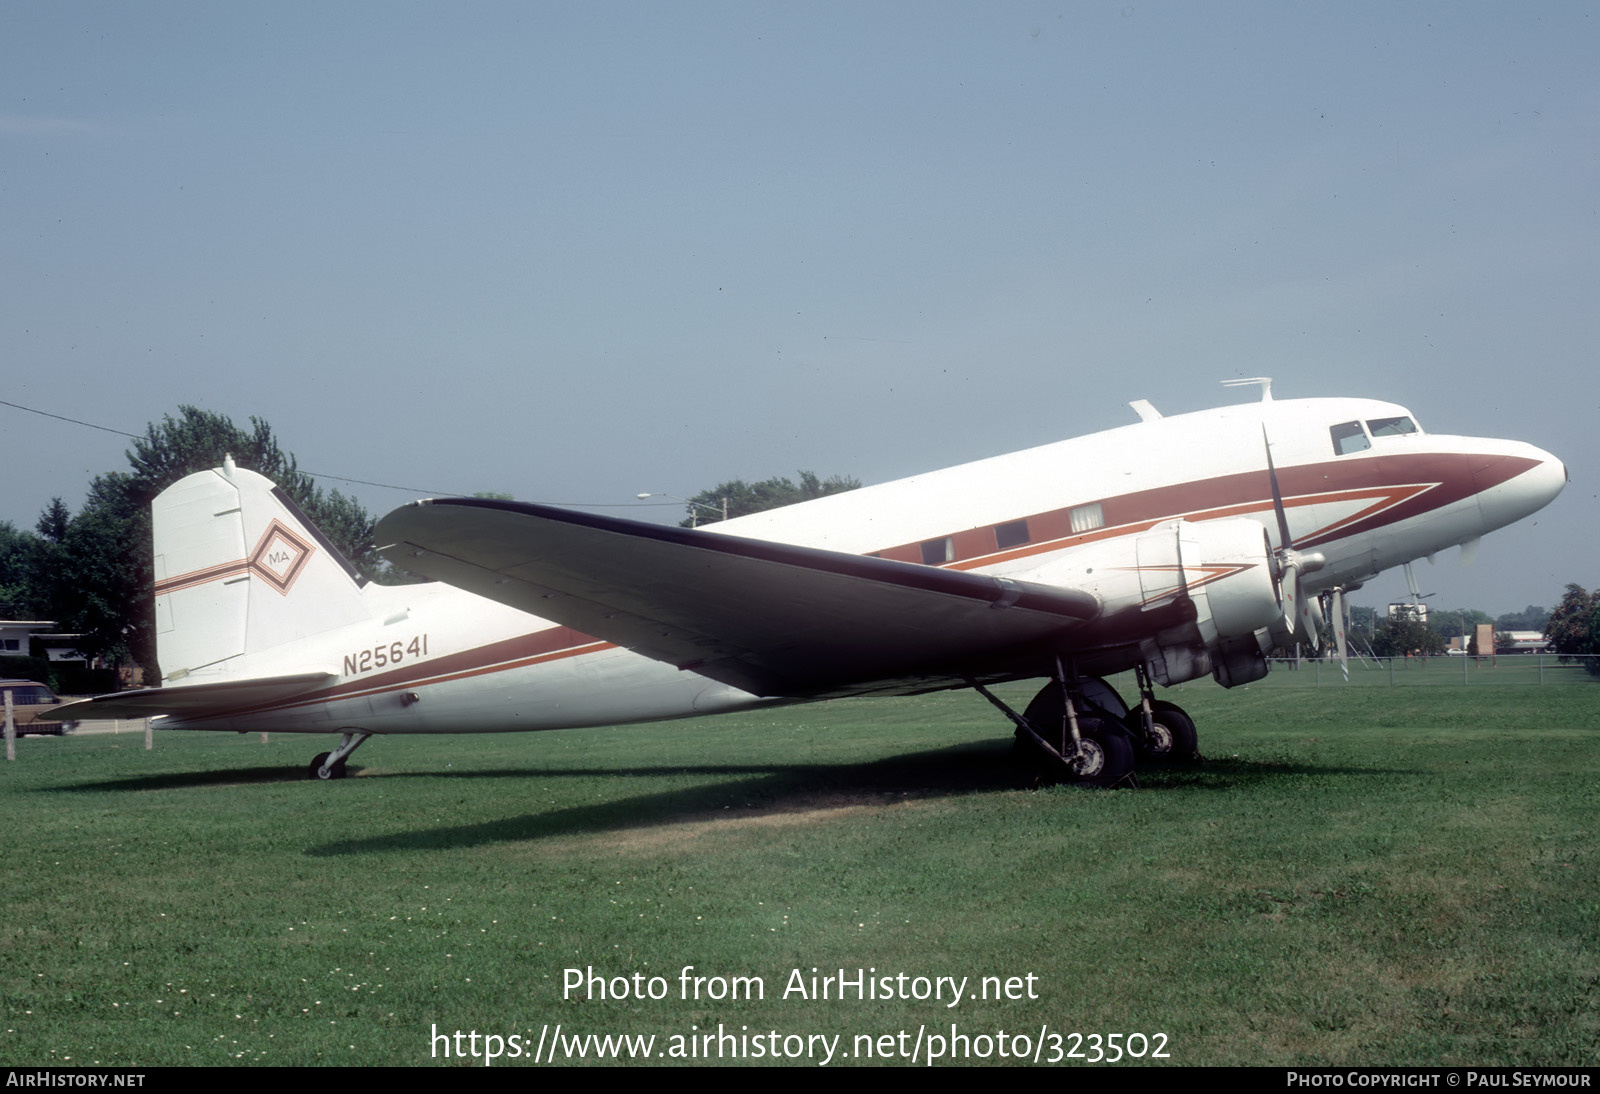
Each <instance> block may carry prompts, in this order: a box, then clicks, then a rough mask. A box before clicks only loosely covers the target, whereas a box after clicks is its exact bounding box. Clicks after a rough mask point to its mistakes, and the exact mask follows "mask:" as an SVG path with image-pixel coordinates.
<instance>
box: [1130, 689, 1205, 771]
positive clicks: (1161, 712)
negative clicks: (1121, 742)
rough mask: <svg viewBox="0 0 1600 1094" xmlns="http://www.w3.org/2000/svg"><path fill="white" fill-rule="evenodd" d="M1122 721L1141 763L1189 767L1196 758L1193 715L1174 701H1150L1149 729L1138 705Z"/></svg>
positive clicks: (1197, 740)
mask: <svg viewBox="0 0 1600 1094" xmlns="http://www.w3.org/2000/svg"><path fill="white" fill-rule="evenodd" d="M1125 724H1126V725H1127V727H1128V732H1129V734H1130V735H1131V736H1132V737H1133V740H1134V747H1135V748H1136V750H1137V755H1138V762H1139V766H1141V767H1193V766H1194V765H1195V764H1197V763H1199V762H1200V735H1199V732H1198V731H1197V730H1196V729H1195V726H1194V719H1192V718H1190V717H1189V715H1188V714H1186V713H1184V710H1183V708H1182V707H1180V706H1178V705H1177V704H1176V703H1168V702H1166V701H1165V700H1162V699H1156V700H1154V701H1153V702H1151V704H1150V733H1149V734H1146V733H1145V732H1144V721H1143V718H1142V716H1141V712H1140V711H1139V710H1138V709H1134V710H1130V711H1129V712H1128V717H1127V719H1126V722H1125Z"/></svg>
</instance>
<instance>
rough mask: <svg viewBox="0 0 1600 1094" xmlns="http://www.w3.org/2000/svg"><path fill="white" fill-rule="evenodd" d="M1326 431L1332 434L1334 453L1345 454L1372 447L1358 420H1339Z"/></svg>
mask: <svg viewBox="0 0 1600 1094" xmlns="http://www.w3.org/2000/svg"><path fill="white" fill-rule="evenodd" d="M1328 432H1329V433H1330V434H1331V435H1332V436H1333V451H1334V454H1335V455H1338V456H1345V455H1348V454H1349V453H1351V452H1360V451H1361V450H1362V449H1364V448H1371V447H1372V442H1371V441H1369V440H1367V434H1366V431H1365V430H1363V429H1362V428H1361V423H1360V422H1340V423H1339V424H1338V425H1336V426H1334V427H1333V428H1332V429H1330V430H1328Z"/></svg>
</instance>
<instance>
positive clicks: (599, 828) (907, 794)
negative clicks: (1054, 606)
mask: <svg viewBox="0 0 1600 1094" xmlns="http://www.w3.org/2000/svg"><path fill="white" fill-rule="evenodd" d="M730 773H749V774H750V775H751V776H752V777H751V778H748V779H744V780H740V781H736V782H722V783H714V784H709V785H701V786H693V787H683V788H681V789H674V790H667V791H661V792H659V793H651V794H641V795H637V796H634V797H626V798H618V799H615V800H613V801H608V802H603V803H599V804H594V805H581V806H569V807H561V808H555V809H551V810H550V811H548V812H544V813H526V814H522V815H520V816H514V817H505V818H502V819H498V820H491V821H480V822H477V823H473V824H456V825H450V824H446V825H436V826H433V827H427V828H417V829H413V830H411V831H408V832H396V833H391V834H388V835H383V836H373V837H369V838H364V839H351V840H339V841H337V842H333V843H328V844H324V845H322V846H320V847H315V848H311V849H309V850H308V852H307V853H308V854H310V855H313V856H316V857H337V856H344V855H360V854H367V853H374V852H379V853H381V852H385V851H416V850H457V849H461V848H466V847H479V846H485V845H491V844H497V843H514V842H522V841H528V840H541V839H552V838H560V837H571V836H580V835H599V834H604V833H616V832H623V831H627V830H646V829H651V828H660V827H666V826H670V825H674V824H685V823H695V822H702V823H704V822H715V821H719V820H731V821H737V820H753V819H757V818H763V817H772V816H776V815H782V814H791V815H796V816H801V815H804V814H807V813H820V812H824V811H828V810H836V809H841V808H850V807H862V808H867V809H874V808H880V809H881V808H889V807H891V806H896V805H902V804H907V803H910V802H916V801H923V800H930V799H935V798H944V797H953V796H958V795H968V794H983V793H993V792H997V791H1015V790H1019V789H1031V788H1033V787H1035V786H1036V785H1037V784H1038V783H1037V773H1036V772H1034V771H1032V770H1031V769H1029V768H1027V767H1026V766H1024V765H1020V764H1018V763H1016V762H1015V761H1014V760H1013V758H1012V756H1011V754H1010V748H1009V746H1008V745H1005V744H1003V743H998V742H997V743H994V744H987V743H986V744H983V745H978V746H973V745H958V746H954V747H951V748H946V749H938V750H933V751H929V752H919V753H913V754H911V755H907V756H900V757H895V758H894V759H891V760H881V761H878V762H876V763H870V764H859V765H853V764H845V765H811V764H799V765H776V766H771V767H761V766H720V767H719V766H713V765H704V766H690V767H654V768H640V769H633V770H627V771H619V770H616V769H611V768H606V769H576V770H573V769H568V770H563V771H539V772H523V771H484V772H475V773H473V776H472V777H479V776H481V777H490V778H507V777H522V776H530V777H540V778H552V777H554V778H560V777H572V776H581V777H593V776H595V775H612V776H616V777H618V778H626V777H629V776H641V775H645V776H664V775H684V774H691V775H692V774H705V775H727V774H730ZM1387 773H1388V772H1383V771H1378V770H1373V769H1367V768H1338V767H1318V766H1316V765H1312V764H1292V763H1278V762H1268V763H1253V762H1251V761H1248V760H1234V759H1229V760H1224V761H1222V762H1220V763H1218V764H1215V765H1208V766H1206V767H1202V768H1198V769H1194V770H1190V771H1183V772H1156V773H1152V774H1151V775H1150V776H1149V777H1148V779H1147V781H1146V784H1145V785H1147V786H1150V787H1152V788H1156V787H1169V786H1170V787H1174V788H1175V787H1179V786H1181V787H1183V788H1186V789H1201V790H1227V789H1232V788H1235V787H1238V786H1239V785H1241V784H1244V783H1248V782H1252V781H1260V780H1264V779H1267V778H1273V777H1280V776H1284V775H1295V776H1302V775H1303V776H1329V775H1381V774H1387ZM463 774H465V773H463ZM385 777H389V776H385ZM400 777H404V778H433V777H436V776H433V775H428V774H418V775H410V774H407V775H404V776H400ZM1070 789H1073V790H1076V788H1070Z"/></svg>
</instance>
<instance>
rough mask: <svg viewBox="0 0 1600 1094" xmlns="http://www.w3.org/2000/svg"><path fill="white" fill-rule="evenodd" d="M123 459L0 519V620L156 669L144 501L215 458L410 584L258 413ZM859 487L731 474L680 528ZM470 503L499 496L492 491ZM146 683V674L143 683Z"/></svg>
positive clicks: (193, 410) (41, 673)
mask: <svg viewBox="0 0 1600 1094" xmlns="http://www.w3.org/2000/svg"><path fill="white" fill-rule="evenodd" d="M125 454H126V456H127V460H128V468H127V470H125V471H109V472H106V473H105V474H102V475H96V476H95V477H94V479H93V480H92V481H91V482H90V483H89V489H88V492H87V494H86V496H85V498H84V502H83V505H82V506H81V507H80V508H79V509H78V511H77V512H76V513H74V512H72V511H71V510H70V509H69V508H68V507H67V506H66V505H65V504H64V503H63V502H62V500H61V499H60V498H53V499H51V501H50V504H49V505H47V506H46V507H45V509H44V512H42V513H41V514H40V515H39V519H38V521H37V522H36V523H35V524H34V526H33V528H32V529H25V528H18V527H16V526H15V525H14V524H12V523H11V522H10V521H0V616H3V617H4V618H8V619H39V620H43V619H48V620H51V621H53V622H54V624H55V627H56V630H57V631H59V632H60V633H64V634H74V635H77V636H78V638H77V639H76V643H75V644H76V646H77V649H78V651H79V652H80V653H82V654H83V655H84V656H85V657H87V658H89V659H91V661H99V662H101V663H103V664H106V665H109V666H112V667H117V666H122V665H127V664H137V665H142V666H144V667H145V668H146V669H147V670H155V669H157V664H156V650H155V617H154V604H153V597H152V594H151V586H152V584H153V580H154V578H153V575H154V565H153V561H152V558H151V541H150V503H151V502H152V501H153V500H155V496H156V495H157V494H159V493H161V491H163V490H165V489H166V488H167V487H169V486H171V485H172V484H173V483H175V482H177V481H178V480H179V479H182V478H184V477H185V476H187V475H192V474H194V473H195V472H196V471H205V470H207V469H209V468H213V467H220V466H221V465H222V462H223V459H224V457H226V456H232V457H233V461H234V464H235V465H236V466H238V467H243V468H247V469H249V470H251V471H256V472H259V473H260V474H262V475H265V476H266V477H267V478H269V479H271V480H272V481H273V482H274V483H276V484H277V485H278V486H279V487H281V488H282V489H283V490H284V492H285V493H287V494H288V495H289V496H290V497H291V498H293V499H294V501H295V504H297V505H299V506H300V508H301V509H302V510H303V511H304V512H305V514H306V516H307V517H309V518H310V520H311V522H312V523H313V524H315V525H316V526H317V527H318V528H319V529H320V530H321V531H322V532H323V534H325V535H326V536H327V537H328V539H329V540H331V541H332V543H333V545H334V546H335V547H337V548H338V549H339V550H340V551H341V552H342V553H343V554H344V555H345V557H346V558H348V559H349V560H350V561H351V562H352V563H353V564H354V565H355V567H356V568H357V569H358V570H359V571H360V572H361V573H362V574H363V575H365V576H366V577H367V578H369V579H371V580H374V581H377V582H379V583H381V584H403V583H405V582H408V581H414V580H417V579H416V578H415V577H414V576H413V575H410V574H408V573H406V572H405V571H403V570H396V569H394V568H393V567H390V566H389V564H388V563H387V562H385V561H384V560H383V558H382V557H381V556H379V554H378V553H377V550H376V549H375V546H374V543H373V528H374V525H375V524H376V520H375V518H374V517H373V516H372V515H371V514H370V513H368V512H367V511H366V509H365V508H363V507H362V506H361V504H360V503H359V502H357V501H356V500H355V499H354V498H352V497H349V496H347V495H345V494H343V493H341V492H340V491H338V490H324V489H322V488H321V487H319V486H317V484H316V482H315V480H314V479H313V478H312V476H311V475H309V474H307V473H306V472H304V471H302V470H300V466H299V463H298V462H297V461H296V459H295V457H294V455H293V454H292V453H290V452H286V451H284V449H283V447H282V446H281V445H280V444H279V443H278V440H277V438H276V437H275V436H274V435H273V432H272V427H271V426H270V425H268V424H267V423H266V422H265V421H262V420H261V419H260V418H255V417H252V418H251V419H250V424H249V427H248V428H240V427H239V426H237V425H235V424H234V423H233V421H232V420H231V419H230V418H228V417H227V416H226V415H223V414H218V413H216V412H214V411H209V410H201V409H200V408H198V407H193V406H180V407H179V408H178V411H177V413H176V414H175V415H174V414H169V415H166V416H164V417H163V418H162V419H161V421H160V422H152V423H150V424H149V425H148V426H147V427H146V429H145V432H144V434H143V435H142V436H139V437H136V438H134V440H133V443H132V446H131V447H130V448H129V449H128V450H127V452H126V453H125ZM860 485H861V483H860V482H859V481H857V480H855V479H850V478H844V477H841V476H835V477H833V478H829V479H821V478H819V477H818V476H817V475H815V474H814V473H812V472H810V471H802V472H800V481H799V482H794V481H792V480H790V479H788V478H773V479H766V480H763V481H761V482H745V481H744V480H741V479H734V480H730V481H728V482H724V483H721V484H719V485H717V486H715V487H713V488H712V489H710V490H706V491H702V492H701V493H699V494H697V495H695V497H694V498H692V499H690V500H689V503H688V510H689V512H690V514H691V517H690V518H689V519H686V520H684V522H683V523H684V524H685V525H689V524H691V523H693V522H694V519H693V518H694V514H698V515H699V523H701V524H705V523H707V522H708V520H713V519H721V516H722V512H723V508H724V504H726V511H727V515H728V516H729V517H737V516H744V515H746V514H749V513H755V512H760V511H761V510H763V509H771V508H775V507H777V506H780V505H792V504H794V503H795V502H798V501H807V500H809V499H811V498H816V497H822V496H824V495H826V494H833V493H838V492H839V491H841V490H852V489H855V488H856V487H858V486H860ZM476 496H477V497H485V498H503V499H507V500H509V499H510V495H509V494H500V493H492V492H486V493H481V494H478V495H476ZM18 653H19V654H29V653H31V654H32V655H33V656H32V657H27V658H7V657H4V656H0V661H9V662H11V663H10V664H0V675H3V676H23V677H48V676H49V674H50V673H49V665H48V663H46V662H45V661H44V660H43V659H42V657H40V656H39V651H38V650H33V651H23V650H19V651H18ZM154 676H155V672H154V671H151V672H150V674H149V678H154ZM107 686H109V685H107Z"/></svg>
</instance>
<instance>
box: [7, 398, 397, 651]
mask: <svg viewBox="0 0 1600 1094" xmlns="http://www.w3.org/2000/svg"><path fill="white" fill-rule="evenodd" d="M230 455H231V456H232V457H233V460H234V463H235V464H236V465H237V466H239V467H244V468H248V469H250V470H252V471H257V472H259V473H261V474H263V475H265V476H266V477H268V478H270V479H272V480H273V482H275V483H276V484H277V485H278V486H279V487H281V488H282V489H283V491H284V492H285V493H286V494H288V495H289V497H291V498H293V499H294V501H295V503H296V504H297V505H299V506H300V508H301V509H302V510H303V511H304V512H305V514H306V516H307V517H308V519H310V520H311V522H312V523H313V524H315V525H316V526H317V527H318V528H319V529H320V530H321V531H322V532H323V533H324V534H325V535H326V536H327V537H328V539H329V540H330V541H331V542H332V543H333V544H334V546H335V547H337V548H338V549H339V550H340V551H341V552H343V553H344V554H345V555H346V556H347V557H348V558H349V559H350V560H351V562H353V563H354V564H355V565H356V567H357V568H358V569H359V570H360V571H361V572H363V573H365V574H367V575H368V576H369V577H373V576H377V575H378V574H379V573H381V572H382V571H383V570H384V566H383V562H382V559H381V558H379V557H378V555H377V552H376V551H375V550H374V548H373V543H372V532H373V526H374V521H373V518H372V517H371V516H370V515H369V514H368V513H367V511H366V510H365V509H363V508H362V507H361V505H360V504H359V503H358V502H356V500H355V499H354V498H349V497H346V496H345V495H343V494H341V493H340V492H339V491H338V490H329V491H324V490H322V489H320V488H319V487H318V486H317V485H316V483H315V482H314V481H313V480H312V478H311V476H310V475H308V474H306V473H305V472H303V471H301V470H300V469H299V466H298V464H297V463H296V461H295V458H294V456H293V455H292V454H290V453H287V452H284V451H283V449H282V448H281V447H280V446H279V444H278V442H277V439H276V438H275V437H274V436H273V434H272V427H271V426H269V425H268V424H267V423H266V422H264V421H262V420H261V419H259V418H251V419H250V429H249V430H244V429H240V428H239V427H237V426H235V425H234V424H233V422H232V421H231V420H230V419H229V418H228V417H227V416H225V415H222V414H217V413H215V412H213V411H208V410H200V409H198V408H196V407H192V406H181V407H179V408H178V413H177V415H176V416H173V415H170V414H169V415H166V416H165V417H163V418H162V420H161V421H160V422H152V423H151V424H150V425H149V426H148V427H147V428H146V430H145V433H144V435H143V436H141V437H138V438H135V440H134V442H133V446H132V448H131V449H130V450H129V451H128V453H127V457H128V464H129V467H130V471H128V472H115V471H113V472H109V473H107V474H104V475H99V476H96V477H95V479H94V480H93V481H92V482H91V483H90V485H89V492H88V496H87V497H86V499H85V501H84V505H83V508H82V509H81V510H79V512H78V514H77V516H76V517H72V518H71V519H70V520H69V521H64V520H63V518H64V517H65V515H66V510H65V507H64V506H61V505H60V504H59V500H57V501H56V502H52V504H51V506H50V508H48V509H47V510H46V511H45V513H44V514H43V515H42V516H41V517H40V520H39V531H40V535H41V537H42V538H41V539H39V540H38V541H36V547H35V550H34V556H33V558H34V570H33V574H34V590H33V591H34V595H35V599H36V600H38V599H43V600H45V601H47V602H48V604H49V610H48V612H47V615H48V617H50V618H54V619H56V620H57V621H58V622H59V624H60V625H61V626H62V628H63V629H66V630H70V631H74V632H77V633H81V634H82V635H83V638H82V640H81V641H80V644H79V648H80V649H81V650H82V651H83V652H84V653H86V654H88V655H90V656H91V657H92V656H103V657H105V658H106V659H108V660H110V661H112V662H113V663H120V662H123V661H126V660H128V659H130V658H131V659H133V660H136V661H138V662H139V663H141V664H143V665H145V666H147V667H150V668H155V667H156V665H155V640H154V639H155V633H154V620H153V618H152V611H153V606H152V603H151V586H152V570H153V567H152V563H151V557H150V502H151V501H152V500H153V499H154V498H155V496H156V495H157V494H159V493H160V492H161V491H162V490H165V489H166V488H167V487H168V486H171V485H172V484H173V483H175V482H177V481H178V480H179V479H181V478H183V477H185V476H187V475H191V474H193V473H194V472H196V471H204V470H206V469H208V468H212V467H219V466H221V464H222V462H223V459H224V457H226V456H230Z"/></svg>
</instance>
